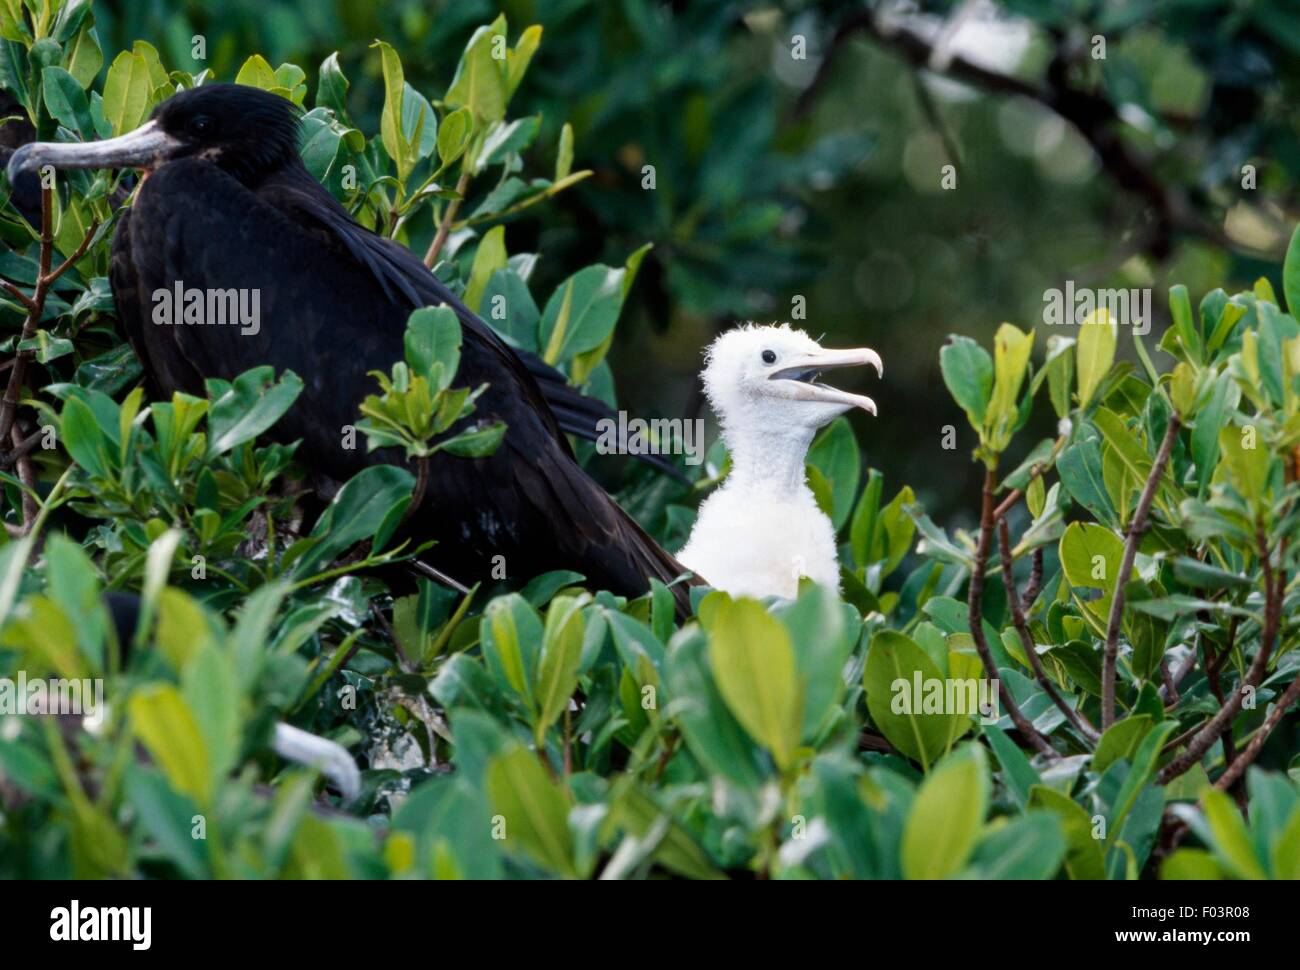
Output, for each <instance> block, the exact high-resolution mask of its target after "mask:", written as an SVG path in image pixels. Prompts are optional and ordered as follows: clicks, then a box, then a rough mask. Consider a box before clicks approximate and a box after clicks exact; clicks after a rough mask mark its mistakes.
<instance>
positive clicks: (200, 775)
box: [127, 684, 212, 806]
mask: <svg viewBox="0 0 1300 970" xmlns="http://www.w3.org/2000/svg"><path fill="white" fill-rule="evenodd" d="M127 710H128V712H129V715H130V721H131V730H132V732H133V733H134V734H135V736H136V737H138V738H139V739H140V741H141V743H142V744H144V746H145V747H146V748H147V749H148V751H149V754H150V755H152V756H153V759H154V761H156V762H157V763H158V766H159V767H160V768H162V771H163V774H164V775H166V777H167V781H168V782H169V783H170V784H171V786H172V788H174V789H175V790H176V791H177V792H179V793H180V794H182V795H189V796H190V797H191V798H193V799H194V800H195V801H196V802H198V803H199V805H200V806H203V805H207V804H208V800H209V797H210V795H211V793H212V772H211V764H210V762H209V760H208V750H207V746H206V745H205V744H204V742H203V737H202V735H201V734H200V733H199V728H198V725H197V724H196V723H195V721H194V716H193V714H191V713H190V709H189V708H188V707H187V706H186V704H185V701H184V700H183V699H182V698H181V695H180V692H179V691H177V690H176V688H175V687H173V686H171V685H170V684H150V685H148V686H146V687H143V688H141V689H140V690H138V691H136V692H135V693H134V694H133V695H131V699H130V700H129V701H128V702H127Z"/></svg>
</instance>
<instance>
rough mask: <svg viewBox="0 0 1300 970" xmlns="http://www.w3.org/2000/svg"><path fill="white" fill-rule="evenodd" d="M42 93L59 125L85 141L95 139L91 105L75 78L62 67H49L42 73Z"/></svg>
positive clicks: (47, 106)
mask: <svg viewBox="0 0 1300 970" xmlns="http://www.w3.org/2000/svg"><path fill="white" fill-rule="evenodd" d="M41 91H42V93H43V95H44V97H45V107H46V109H48V110H49V112H50V114H51V115H53V116H54V119H55V120H56V121H58V122H59V124H61V125H63V126H64V127H65V128H69V129H71V130H72V131H75V132H76V133H77V134H79V135H80V136H81V137H82V138H83V139H87V140H89V139H93V138H94V137H95V134H96V132H95V122H94V120H93V119H92V118H91V116H90V103H89V102H88V101H87V100H86V92H85V91H84V90H82V87H81V84H80V83H79V82H78V81H77V79H76V78H75V77H73V76H72V75H71V74H69V73H68V72H67V71H65V70H64V69H63V68H61V67H47V68H45V69H44V70H43V71H41Z"/></svg>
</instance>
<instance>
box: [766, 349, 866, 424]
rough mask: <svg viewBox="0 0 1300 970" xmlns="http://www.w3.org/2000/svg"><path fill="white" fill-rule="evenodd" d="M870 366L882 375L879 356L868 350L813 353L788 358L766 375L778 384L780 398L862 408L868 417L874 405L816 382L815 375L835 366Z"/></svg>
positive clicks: (862, 397) (864, 399)
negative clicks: (867, 413) (867, 412)
mask: <svg viewBox="0 0 1300 970" xmlns="http://www.w3.org/2000/svg"><path fill="white" fill-rule="evenodd" d="M863 364H870V365H871V366H873V367H874V368H875V369H876V375H877V376H878V377H884V376H885V365H884V363H883V362H882V361H881V359H880V355H879V354H878V353H876V352H875V351H874V350H871V349H870V348H867V347H858V348H855V349H853V350H820V349H819V350H814V351H809V352H807V353H803V354H799V355H797V356H795V357H788V358H786V359H785V360H784V361H782V362H781V366H780V367H777V368H774V369H773V370H772V372H771V373H770V374H768V375H767V379H768V380H769V381H777V382H779V383H778V384H777V386H776V387H775V388H774V391H775V393H777V394H779V395H780V396H781V397H785V398H791V399H793V400H796V401H819V402H822V403H825V404H842V405H844V406H845V407H851V408H862V410H864V411H869V412H870V413H871V414H873V415H874V414H875V413H876V402H875V401H873V400H871V398H869V397H864V396H863V395H861V394H850V393H849V392H848V391H841V390H840V389H839V388H836V387H830V386H829V385H827V384H822V383H819V382H818V381H817V380H816V377H817V375H818V374H819V373H820V372H821V371H824V370H832V369H834V368H837V367H860V366H861V365H863Z"/></svg>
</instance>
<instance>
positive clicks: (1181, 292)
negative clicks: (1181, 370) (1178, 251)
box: [1169, 283, 1201, 364]
mask: <svg viewBox="0 0 1300 970" xmlns="http://www.w3.org/2000/svg"><path fill="white" fill-rule="evenodd" d="M1169 315H1170V316H1171V317H1173V321H1174V327H1173V329H1174V332H1175V333H1177V334H1178V342H1179V343H1180V344H1182V346H1183V350H1184V351H1185V352H1186V354H1187V356H1188V358H1189V359H1190V360H1192V361H1193V362H1194V363H1198V364H1199V363H1200V361H1201V336H1200V334H1199V333H1197V331H1196V321H1195V319H1193V317H1192V301H1191V298H1190V297H1189V296H1188V295H1187V287H1185V286H1183V284H1181V283H1179V284H1178V285H1177V286H1171V287H1170V288H1169Z"/></svg>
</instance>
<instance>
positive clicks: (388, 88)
mask: <svg viewBox="0 0 1300 970" xmlns="http://www.w3.org/2000/svg"><path fill="white" fill-rule="evenodd" d="M370 46H371V47H378V48H379V60H380V66H381V69H382V73H383V76H384V107H383V110H382V111H381V112H380V115H379V139H380V141H381V142H382V143H383V146H384V151H385V152H386V153H387V154H388V157H389V158H391V159H392V160H393V163H394V164H395V165H396V166H397V178H398V180H399V181H401V182H405V181H406V179H407V177H408V176H409V175H410V174H411V169H413V168H414V167H415V158H414V154H413V152H412V150H411V144H410V142H408V141H407V140H406V134H405V131H404V129H403V128H402V101H403V98H404V96H405V94H406V79H405V77H404V76H403V73H402V59H401V58H400V57H398V56H397V51H395V50H393V48H392V47H391V46H389V45H388V44H386V43H384V42H383V41H382V40H377V41H375V42H374V43H373V44H371V45H370Z"/></svg>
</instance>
